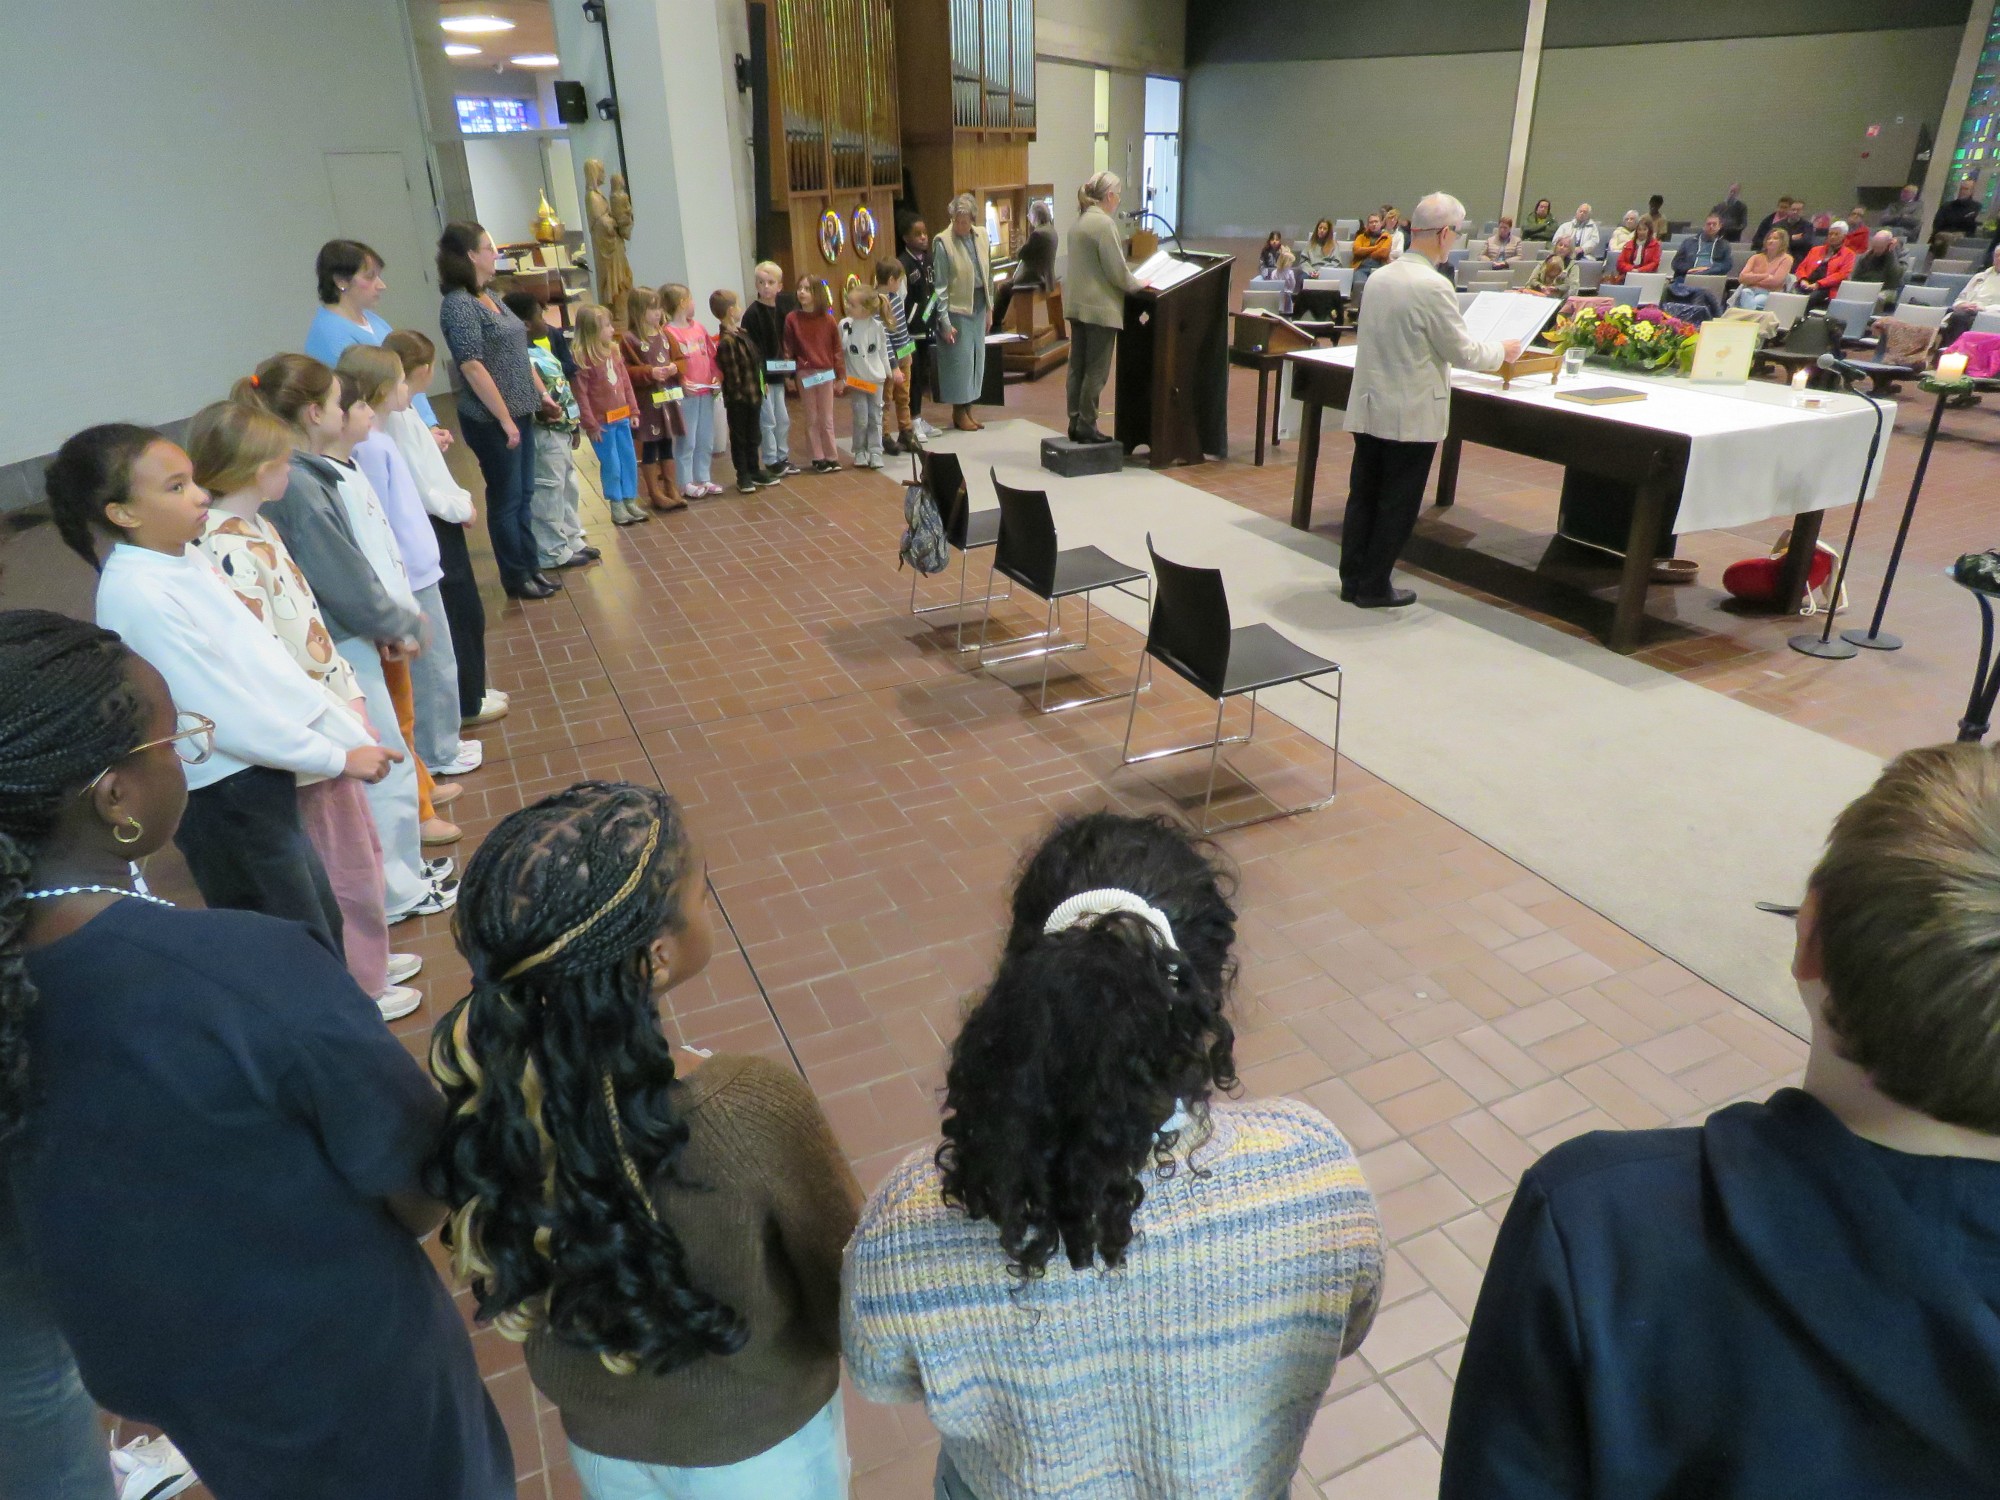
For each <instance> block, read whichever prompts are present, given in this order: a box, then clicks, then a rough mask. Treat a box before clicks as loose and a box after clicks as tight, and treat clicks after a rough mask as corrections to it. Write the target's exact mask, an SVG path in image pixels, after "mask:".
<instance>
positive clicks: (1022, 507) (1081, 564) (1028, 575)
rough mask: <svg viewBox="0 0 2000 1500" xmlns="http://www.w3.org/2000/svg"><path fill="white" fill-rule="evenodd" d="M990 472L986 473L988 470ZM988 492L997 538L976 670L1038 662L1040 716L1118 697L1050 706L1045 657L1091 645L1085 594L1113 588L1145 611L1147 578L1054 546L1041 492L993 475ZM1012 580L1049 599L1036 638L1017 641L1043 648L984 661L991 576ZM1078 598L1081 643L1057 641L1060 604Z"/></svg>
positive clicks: (1094, 552)
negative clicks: (996, 505) (996, 500)
mask: <svg viewBox="0 0 2000 1500" xmlns="http://www.w3.org/2000/svg"><path fill="white" fill-rule="evenodd" d="M989 472H990V471H989ZM993 493H994V494H996V495H998V496H999V497H1000V538H999V540H998V542H997V543H996V544H995V546H994V550H993V573H992V574H989V575H988V577H987V580H986V611H985V613H984V614H983V615H981V616H980V620H979V660H978V665H979V666H980V667H981V668H985V667H989V666H993V667H997V666H1002V665H1004V664H1006V663H1007V662H1010V661H1025V660H1027V659H1028V658H1029V657H1033V656H1039V657H1040V658H1041V659H1042V692H1041V698H1040V702H1039V707H1040V708H1041V711H1042V712H1043V713H1045V714H1053V713H1061V712H1063V710H1065V709H1071V708H1083V707H1085V706H1086V705H1088V704H1092V703H1109V702H1110V701H1111V700H1112V699H1113V698H1117V697H1119V696H1121V695H1120V694H1117V693H1100V694H1098V695H1097V696H1096V697H1093V698H1076V699H1072V700H1071V701H1070V702H1068V703H1058V704H1057V705H1056V706H1055V707H1054V708H1051V707H1049V658H1050V657H1052V656H1054V655H1056V654H1057V653H1058V652H1062V651H1082V650H1084V649H1085V648H1087V647H1088V646H1089V645H1090V613H1091V611H1090V595H1091V592H1092V590H1095V589H1117V590H1118V592H1120V593H1121V594H1124V595H1126V596H1127V597H1128V598H1132V599H1138V600H1141V601H1142V602H1143V603H1145V604H1146V605H1147V607H1148V608H1150V607H1151V606H1152V602H1153V588H1152V580H1151V579H1150V578H1148V577H1147V576H1146V574H1145V572H1144V570H1142V569H1139V568H1134V567H1128V566H1127V565H1126V564H1124V563H1122V562H1120V561H1118V559H1117V558H1115V557H1112V556H1111V555H1109V554H1108V553H1105V552H1100V551H1098V549H1097V548H1095V547H1070V548H1066V549H1065V548H1059V547H1058V546H1057V544H1056V523H1055V517H1053V516H1052V515H1050V514H1049V497H1048V496H1047V495H1046V494H1044V493H1043V492H1042V491H1040V490H1017V489H1015V488H1013V487H1012V486H1011V485H1005V484H1002V483H1001V482H1000V477H999V475H997V474H995V475H994V476H993ZM995 576H998V577H1003V578H1008V579H1011V580H1012V581H1013V582H1015V583H1018V584H1019V585H1020V586H1021V587H1022V588H1024V589H1026V590H1027V591H1028V592H1029V593H1031V594H1033V595H1034V596H1035V597H1036V598H1037V599H1046V600H1048V601H1049V613H1048V620H1047V622H1046V624H1045V625H1044V626H1043V628H1042V630H1041V632H1040V633H1039V634H1038V635H1032V636H1023V637H1020V638H1019V639H1022V640H1040V641H1043V642H1045V643H1046V644H1044V645H1041V646H1037V647H1034V648H1032V649H1031V650H1027V651H1016V652H1013V653H1012V654H1010V655H1007V656H996V657H988V656H987V654H986V626H987V622H988V621H989V620H991V619H992V617H993V578H994V577H995ZM1131 583H1143V584H1144V585H1146V591H1145V593H1144V594H1135V593H1133V592H1132V591H1131V589H1129V588H1127V587H1126V585H1127V584H1131ZM1078 594H1081V595H1083V639H1082V640H1081V641H1061V643H1060V644H1058V640H1059V638H1060V636H1061V634H1062V613H1061V611H1062V601H1063V600H1065V599H1069V598H1073V597H1074V596H1076V595H1078Z"/></svg>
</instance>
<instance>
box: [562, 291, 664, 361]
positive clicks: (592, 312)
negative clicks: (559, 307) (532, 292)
mask: <svg viewBox="0 0 2000 1500" xmlns="http://www.w3.org/2000/svg"><path fill="white" fill-rule="evenodd" d="M642 290H644V288H635V289H634V295H635V296H636V295H637V293H638V292H639V291H642ZM648 295H649V296H650V295H651V293H648ZM575 343H576V352H577V354H578V355H579V356H581V358H582V360H583V362H584V363H586V364H594V365H600V364H605V363H608V362H609V361H610V360H612V359H614V358H616V357H617V353H618V334H617V331H616V329H615V328H614V327H613V326H612V322H611V312H610V310H609V309H608V308H604V307H600V306H599V305H598V304H597V303H595V302H586V303H584V304H583V306H581V307H579V308H578V309H577V310H576V339H575Z"/></svg>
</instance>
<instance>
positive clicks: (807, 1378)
mask: <svg viewBox="0 0 2000 1500" xmlns="http://www.w3.org/2000/svg"><path fill="white" fill-rule="evenodd" d="M673 1092H674V1105H675V1108H677V1109H678V1110H680V1111H681V1112H682V1113H683V1114H684V1115H685V1116H686V1118H687V1122H688V1143H687V1147H686V1149H685V1151H683V1153H682V1155H681V1159H680V1175H681V1177H682V1178H683V1179H684V1180H686V1181H688V1182H690V1183H694V1184H697V1185H698V1186H695V1187H675V1186H673V1185H671V1184H667V1183H662V1184H660V1185H659V1186H658V1187H656V1188H655V1190H654V1193H655V1202H657V1203H658V1205H659V1209H660V1216H661V1218H662V1219H664V1220H665V1222H666V1223H667V1224H668V1225H669V1226H671V1227H672V1229H673V1231H674V1233H675V1234H677V1235H678V1236H680V1241H681V1244H682V1245H683V1246H685V1247H686V1249H687V1263H688V1275H689V1277H690V1278H691V1280H692V1281H693V1283H694V1285H696V1286H698V1287H700V1288H701V1289H702V1290H703V1291H706V1292H708V1293H710V1294H711V1295H713V1296H716V1297H719V1298H721V1299H722V1300H723V1301H724V1302H726V1303H728V1304H729V1305H730V1306H731V1307H733V1308H735V1309H736V1310H737V1311H738V1312H740V1313H742V1314H743V1316H744V1318H745V1319H746V1320H747V1321H748V1323H749V1326H750V1339H749V1342H748V1343H746V1344H745V1345H744V1346H743V1347H742V1349H740V1350H738V1351H737V1352H736V1353H735V1354H731V1355H727V1356H716V1355H711V1356H708V1357H705V1358H703V1359H701V1360H698V1361H697V1362H695V1363H694V1364H692V1365H688V1366H686V1367H684V1368H682V1369H679V1370H676V1371H674V1372H673V1373H672V1374H669V1375H645V1374H636V1375H614V1374H612V1373H611V1372H610V1371H609V1370H607V1369H605V1368H604V1365H603V1362H602V1361H600V1360H599V1359H598V1357H597V1356H596V1355H595V1354H592V1353H589V1352H587V1351H585V1350H581V1349H578V1348H576V1347H574V1346H572V1345H569V1344H565V1343H563V1342H562V1341H561V1340H559V1339H557V1338H555V1337H553V1336H552V1335H550V1334H548V1333H546V1332H543V1333H538V1334H536V1335H534V1336H533V1337H531V1338H530V1339H529V1340H528V1373H529V1374H530V1375H531V1376H532V1377H533V1378H534V1382H535V1384H536V1385H537V1386H538V1387H539V1388H540V1389H541V1392H542V1394H543V1395H545V1396H547V1397H548V1398H549V1400H551V1401H553V1402H554V1403H555V1404H556V1406H557V1407H558V1408H559V1409H560V1411H561V1413H562V1423H563V1430H564V1432H566V1433H567V1434H568V1435H569V1438H570V1440H571V1441H572V1442H574V1443H575V1444H576V1445H577V1446H578V1447H580V1448H584V1449H587V1450H589V1451H590V1452H592V1453H597V1454H602V1455H603V1456H604V1457H606V1458H622V1459H630V1460H633V1461H635V1462H638V1463H649V1464H667V1465H671V1466H674V1467H677V1468H691V1467H710V1466H714V1465H718V1464H732V1463H740V1462H741V1461H742V1460H744V1459H746V1458H751V1457H754V1456H755V1455H756V1454H759V1453H762V1452H763V1451H764V1450H765V1449H766V1448H769V1447H770V1446H771V1445H772V1444H774V1443H777V1442H780V1441H782V1440H783V1439H785V1438H788V1437H790V1436H791V1435H792V1434H793V1433H795V1432H797V1431H798V1430H799V1429H800V1428H801V1427H803V1426H804V1425H805V1424H806V1422H807V1421H809V1420H810V1419H811V1418H812V1416H813V1415H814V1414H815V1413H816V1412H818V1411H819V1409H820V1408H821V1407H823V1406H825V1405H826V1403H827V1402H828V1401H830V1400H832V1399H833V1395H834V1393H835V1392H836V1391H837V1390H838V1389H839V1388H840V1256H841V1251H842V1249H843V1248H844V1247H845V1246H846V1244H847V1238H848V1236H849V1235H850V1234H851V1233H852V1232H853V1230H854V1222H855V1219H856V1217H857V1215H858V1214H859V1211H860V1207H861V1188H860V1185H859V1184H858V1183H856V1182H855V1180H854V1173H853V1172H852V1171H850V1170H849V1169H848V1165H847V1159H846V1158H845V1157H844V1156H842V1155H841V1151H840V1146H839V1144H838V1143H837V1142H836V1141H835V1140H834V1138H833V1131H832V1128H831V1127H830V1126H829V1125H828V1124H827V1122H826V1116H825V1115H823V1114H821V1113H820V1109H819V1104H818V1102H817V1101H816V1100H815V1099H814V1098H813V1094H812V1090H811V1089H809V1088H807V1087H806V1085H805V1083H804V1082H802V1081H801V1080H800V1078H799V1077H798V1075H797V1074H795V1073H793V1072H791V1071H790V1070H789V1069H786V1068H782V1067H780V1066H778V1065H777V1064H776V1063H772V1062H768V1061H766V1060H765V1059H763V1058H760V1057H717V1058H713V1059H711V1060H710V1061H708V1062H706V1063H704V1064H702V1066H701V1067H699V1068H697V1069H696V1070H695V1071H694V1072H693V1073H691V1074H689V1075H688V1077H687V1078H686V1079H685V1080H684V1081H683V1082H681V1083H679V1084H676V1085H675V1087H674V1091H673Z"/></svg>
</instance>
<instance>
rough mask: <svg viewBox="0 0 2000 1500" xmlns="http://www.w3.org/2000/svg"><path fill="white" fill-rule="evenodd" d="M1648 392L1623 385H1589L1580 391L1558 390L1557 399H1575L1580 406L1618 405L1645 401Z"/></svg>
mask: <svg viewBox="0 0 2000 1500" xmlns="http://www.w3.org/2000/svg"><path fill="white" fill-rule="evenodd" d="M1645 399H1646V393H1645V392H1644V391H1635V390H1633V389H1631V388H1630V387H1629V386H1622V385H1587V386H1585V387H1584V388H1583V389H1582V390H1578V391H1557V392H1556V400H1558V401H1574V402H1575V403H1576V404H1577V405H1578V406H1616V405H1617V404H1618V403H1619V402H1621V401H1644V400H1645Z"/></svg>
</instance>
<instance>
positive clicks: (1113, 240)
mask: <svg viewBox="0 0 2000 1500" xmlns="http://www.w3.org/2000/svg"><path fill="white" fill-rule="evenodd" d="M1121 187H1122V184H1121V183H1120V182H1119V180H1118V175H1117V173H1115V172H1099V173H1098V174H1097V175H1096V176H1095V177H1093V178H1091V179H1090V181H1088V182H1086V183H1085V184H1084V185H1083V186H1082V187H1081V188H1079V189H1078V190H1077V195H1076V203H1077V207H1078V208H1080V209H1081V210H1082V213H1080V214H1079V215H1078V216H1077V221H1076V228H1074V229H1072V230H1071V231H1070V232H1069V274H1068V275H1066V276H1065V277H1064V278H1063V315H1064V316H1065V317H1067V318H1068V319H1069V437H1070V441H1071V442H1073V443H1105V442H1109V441H1110V439H1109V438H1107V437H1105V435H1104V434H1103V433H1101V432H1099V431H1098V430H1097V402H1098V398H1099V397H1100V396H1102V395H1103V394H1104V382H1105V381H1106V380H1108V379H1110V378H1111V356H1112V355H1113V353H1114V352H1116V350H1117V348H1118V333H1119V330H1120V329H1122V328H1123V327H1124V326H1125V294H1126V293H1127V292H1136V291H1138V290H1139V289H1140V288H1139V278H1138V277H1136V276H1134V275H1133V274H1132V271H1131V268H1130V267H1129V266H1127V265H1126V264H1125V248H1124V246H1122V245H1120V244H1119V243H1118V225H1117V223H1116V222H1115V221H1114V220H1113V217H1112V216H1113V215H1114V214H1116V213H1117V212H1118V195H1119V192H1120V189H1121Z"/></svg>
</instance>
